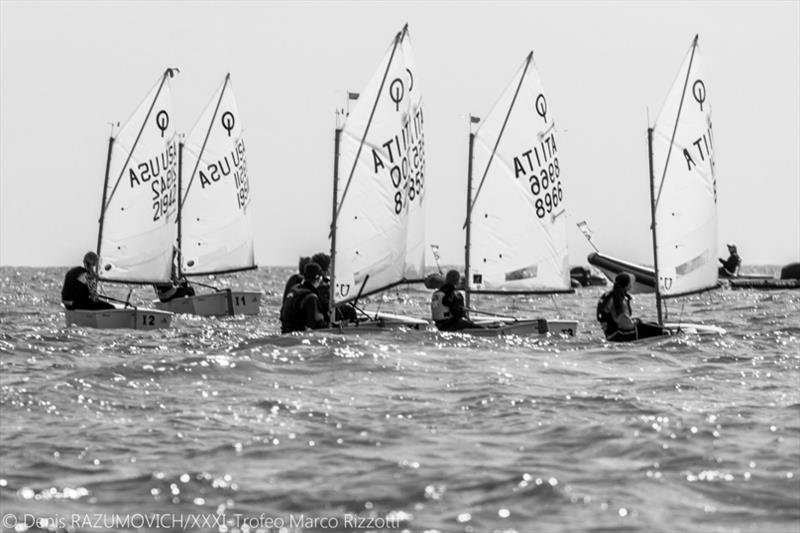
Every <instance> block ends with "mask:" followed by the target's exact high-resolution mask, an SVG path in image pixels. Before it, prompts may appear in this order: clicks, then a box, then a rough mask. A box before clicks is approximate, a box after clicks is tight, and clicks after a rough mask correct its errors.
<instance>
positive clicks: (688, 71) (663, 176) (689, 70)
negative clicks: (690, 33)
mask: <svg viewBox="0 0 800 533" xmlns="http://www.w3.org/2000/svg"><path fill="white" fill-rule="evenodd" d="M697 38H698V35H695V36H694V42H692V55H691V56H690V57H689V67H688V68H687V69H686V79H685V80H684V81H683V92H682V93H681V101H680V103H679V104H678V114H677V116H676V117H675V126H674V127H673V128H672V138H671V139H670V141H669V149H668V150H667V159H666V161H664V172H662V174H661V181H660V182H659V184H658V196H656V203H655V206H654V208H657V207H658V202H659V200H661V190H662V188H663V187H664V180H665V179H666V178H667V168H669V158H670V155H672V147H673V146H674V143H675V135H676V134H677V132H678V123H679V121H680V119H681V111H682V110H683V100H684V98H686V87H687V86H688V85H689V74H691V73H692V63H693V62H694V53H695V50H697Z"/></svg>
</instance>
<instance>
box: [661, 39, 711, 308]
mask: <svg viewBox="0 0 800 533" xmlns="http://www.w3.org/2000/svg"><path fill="white" fill-rule="evenodd" d="M709 95H710V92H709V85H708V82H707V80H706V78H705V72H704V70H703V67H702V62H701V60H700V53H699V50H698V46H697V37H695V39H694V42H693V43H692V46H691V47H690V49H689V52H688V53H687V55H686V59H685V60H684V62H683V65H682V66H681V70H680V73H679V74H678V77H677V79H676V80H675V83H674V84H673V86H672V89H671V90H670V92H669V95H668V96H667V99H666V102H665V103H664V106H663V108H662V109H661V113H660V114H659V116H658V118H657V120H656V123H655V126H654V127H653V141H652V150H653V177H654V198H655V231H656V246H657V247H656V266H657V269H658V271H657V273H656V274H657V276H658V283H659V292H660V293H661V295H662V296H665V297H669V296H678V295H681V294H686V293H691V292H694V291H699V290H703V289H707V288H710V287H714V286H715V285H716V283H717V264H716V263H717V261H716V255H717V254H716V252H717V250H716V247H717V183H716V178H715V177H714V145H713V133H712V128H711V102H710V100H709Z"/></svg>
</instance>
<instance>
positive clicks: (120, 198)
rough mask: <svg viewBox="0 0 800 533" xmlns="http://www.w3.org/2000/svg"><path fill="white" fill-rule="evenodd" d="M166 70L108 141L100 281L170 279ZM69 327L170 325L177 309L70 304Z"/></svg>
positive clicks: (173, 189) (174, 198) (171, 174)
mask: <svg viewBox="0 0 800 533" xmlns="http://www.w3.org/2000/svg"><path fill="white" fill-rule="evenodd" d="M176 72H177V70H176V69H167V70H166V71H165V72H164V73H163V74H162V76H161V77H160V79H159V80H158V82H157V83H156V84H155V86H154V87H153V88H152V89H151V90H150V92H149V93H148V95H147V97H146V98H145V99H144V101H143V102H142V103H141V104H140V105H139V107H138V108H137V109H136V111H135V112H134V113H133V115H132V116H131V117H130V118H129V119H128V121H127V122H126V123H125V124H124V125H123V126H122V127H121V128H120V129H119V131H118V132H117V135H116V136H114V135H113V133H112V135H111V137H110V138H109V141H108V156H107V160H106V172H105V179H104V185H103V200H102V204H101V207H100V224H99V230H98V235H97V255H98V257H99V258H100V261H99V263H98V273H99V280H100V281H108V282H115V283H129V284H150V283H163V282H166V281H169V279H170V271H171V265H172V247H173V243H174V242H175V235H176V231H177V216H176V215H177V207H178V147H177V138H176V134H175V126H174V124H173V121H172V93H171V87H170V80H171V79H172V77H173V76H174V75H175V73H176ZM66 321H67V325H70V324H75V325H78V326H87V327H96V328H133V329H157V328H166V327H169V326H170V324H171V321H172V313H169V312H166V311H160V310H155V309H143V308H139V307H136V306H131V305H129V304H128V303H125V307H124V308H118V309H109V310H101V311H87V310H67V311H66Z"/></svg>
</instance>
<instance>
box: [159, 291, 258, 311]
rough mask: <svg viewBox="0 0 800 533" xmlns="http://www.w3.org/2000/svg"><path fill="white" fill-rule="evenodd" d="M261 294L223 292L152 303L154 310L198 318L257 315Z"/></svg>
mask: <svg viewBox="0 0 800 533" xmlns="http://www.w3.org/2000/svg"><path fill="white" fill-rule="evenodd" d="M260 304H261V293H260V292H257V291H234V290H230V291H229V290H224V291H217V292H209V293H204V294H196V295H194V296H187V297H184V298H175V299H174V300H170V301H168V302H160V301H156V302H153V305H155V307H156V308H158V309H162V310H164V311H169V312H172V313H180V314H188V315H199V316H231V315H257V314H258V310H259V306H260Z"/></svg>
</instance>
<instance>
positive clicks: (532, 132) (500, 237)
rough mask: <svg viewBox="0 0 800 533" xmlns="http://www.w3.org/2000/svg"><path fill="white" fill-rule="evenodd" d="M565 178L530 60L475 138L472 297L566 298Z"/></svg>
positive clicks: (546, 106) (550, 118) (546, 105)
mask: <svg viewBox="0 0 800 533" xmlns="http://www.w3.org/2000/svg"><path fill="white" fill-rule="evenodd" d="M563 170H564V168H563V164H562V162H561V161H560V160H559V152H558V144H557V143H556V132H555V123H554V122H553V115H552V113H551V112H550V108H549V102H548V100H547V98H546V96H545V93H544V89H543V88H542V83H541V80H540V79H539V74H538V72H537V71H536V66H535V64H534V62H533V53H532V52H531V54H529V55H528V57H527V58H526V59H525V61H524V62H523V64H522V66H521V67H520V69H519V71H518V72H517V73H516V75H515V76H514V79H513V80H512V81H511V83H510V84H509V85H508V87H507V88H506V90H505V92H504V93H503V95H502V96H501V98H500V100H499V101H498V102H497V103H496V104H495V106H494V108H493V109H492V111H491V112H490V113H489V115H488V116H487V117H486V118H485V120H483V122H482V123H481V125H480V127H479V128H478V130H477V131H476V132H475V134H474V144H473V160H472V179H471V191H472V194H471V198H472V209H471V212H470V217H469V224H470V228H469V229H470V238H469V247H468V253H469V268H470V272H469V285H468V287H469V289H470V290H472V291H480V290H486V291H499V292H557V291H568V290H570V287H571V286H570V276H569V254H568V249H567V226H566V213H565V205H566V202H565V198H564V189H563V183H564V174H563Z"/></svg>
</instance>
